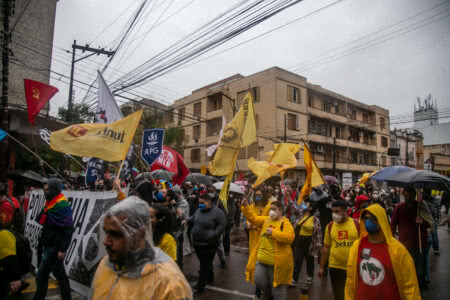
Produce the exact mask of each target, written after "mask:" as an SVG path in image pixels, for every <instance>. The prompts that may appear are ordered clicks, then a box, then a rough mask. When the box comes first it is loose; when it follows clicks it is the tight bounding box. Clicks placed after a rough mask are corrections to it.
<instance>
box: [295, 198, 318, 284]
mask: <svg viewBox="0 0 450 300" xmlns="http://www.w3.org/2000/svg"><path fill="white" fill-rule="evenodd" d="M316 210H317V209H316V206H313V205H311V203H310V202H309V203H308V207H307V208H306V210H304V211H303V212H302V213H301V214H300V215H299V217H298V219H297V221H296V223H295V226H294V228H295V240H294V244H293V248H294V275H293V280H292V283H291V286H297V281H298V277H299V275H300V271H301V269H302V264H303V259H306V272H307V274H308V278H307V279H306V284H311V283H312V281H313V278H314V256H315V255H318V252H319V251H320V249H321V247H322V229H321V226H320V220H319V218H317V217H316V216H315V215H314V214H315V213H316Z"/></svg>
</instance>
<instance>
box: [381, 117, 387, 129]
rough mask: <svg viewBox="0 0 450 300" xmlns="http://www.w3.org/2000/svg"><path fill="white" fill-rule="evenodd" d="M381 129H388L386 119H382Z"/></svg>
mask: <svg viewBox="0 0 450 300" xmlns="http://www.w3.org/2000/svg"><path fill="white" fill-rule="evenodd" d="M380 128H381V130H385V129H386V119H385V118H383V117H380Z"/></svg>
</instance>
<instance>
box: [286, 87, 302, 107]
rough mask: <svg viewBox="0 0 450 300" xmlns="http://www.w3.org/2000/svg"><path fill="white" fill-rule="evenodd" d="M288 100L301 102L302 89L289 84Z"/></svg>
mask: <svg viewBox="0 0 450 300" xmlns="http://www.w3.org/2000/svg"><path fill="white" fill-rule="evenodd" d="M288 101H290V102H295V103H301V99H300V89H298V88H296V87H293V86H290V85H288Z"/></svg>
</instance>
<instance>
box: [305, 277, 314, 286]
mask: <svg viewBox="0 0 450 300" xmlns="http://www.w3.org/2000/svg"><path fill="white" fill-rule="evenodd" d="M305 283H306V284H311V283H313V278H312V277H308V278H306V281H305Z"/></svg>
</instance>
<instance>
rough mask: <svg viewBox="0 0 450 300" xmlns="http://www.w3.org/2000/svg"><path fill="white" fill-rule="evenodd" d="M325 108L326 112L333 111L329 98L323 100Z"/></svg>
mask: <svg viewBox="0 0 450 300" xmlns="http://www.w3.org/2000/svg"><path fill="white" fill-rule="evenodd" d="M323 110H324V111H326V112H331V103H330V101H328V100H325V99H324V100H323Z"/></svg>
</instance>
